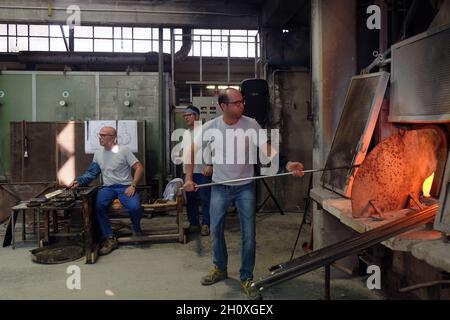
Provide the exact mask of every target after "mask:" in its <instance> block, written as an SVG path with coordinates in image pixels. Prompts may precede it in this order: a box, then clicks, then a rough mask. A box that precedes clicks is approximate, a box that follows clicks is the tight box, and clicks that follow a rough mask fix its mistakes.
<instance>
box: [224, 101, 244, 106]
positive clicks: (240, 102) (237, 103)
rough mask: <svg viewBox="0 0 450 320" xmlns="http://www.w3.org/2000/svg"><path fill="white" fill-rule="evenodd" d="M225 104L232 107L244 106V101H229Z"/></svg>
mask: <svg viewBox="0 0 450 320" xmlns="http://www.w3.org/2000/svg"><path fill="white" fill-rule="evenodd" d="M227 104H232V105H235V106H238V105H240V104H244V100H237V101H231V102H228V103H227Z"/></svg>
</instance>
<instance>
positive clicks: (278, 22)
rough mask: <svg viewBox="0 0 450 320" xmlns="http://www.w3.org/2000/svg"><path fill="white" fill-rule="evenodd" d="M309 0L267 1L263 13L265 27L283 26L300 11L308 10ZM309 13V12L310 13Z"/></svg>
mask: <svg viewBox="0 0 450 320" xmlns="http://www.w3.org/2000/svg"><path fill="white" fill-rule="evenodd" d="M307 2H308V0H296V1H289V0H271V1H266V3H265V6H264V8H263V10H262V14H261V25H262V27H263V28H283V27H285V26H286V25H287V24H288V22H289V21H290V20H291V19H292V18H293V17H294V16H295V15H296V14H297V13H298V12H299V11H300V10H308V8H309V7H308V6H307ZM308 15H309V13H308Z"/></svg>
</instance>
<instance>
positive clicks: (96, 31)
mask: <svg viewBox="0 0 450 320" xmlns="http://www.w3.org/2000/svg"><path fill="white" fill-rule="evenodd" d="M173 35H174V47H175V48H174V49H175V52H177V51H178V50H180V48H181V46H182V45H183V37H188V36H189V35H183V31H182V29H180V28H174V29H173ZM162 36H163V39H162V40H163V52H165V53H171V50H172V48H171V46H172V41H171V40H172V39H171V29H170V28H163V32H162ZM65 39H66V41H64V40H65ZM68 42H69V27H68V26H67V25H27V24H11V23H10V24H0V52H19V51H27V50H33V51H66V50H67V47H66V46H67V45H68ZM74 45H75V48H74V50H75V51H86V52H128V53H133V52H134V53H145V52H151V51H153V52H158V50H159V29H158V28H146V27H127V26H118V27H112V26H74ZM255 54H256V56H259V34H258V31H257V30H244V29H242V30H227V29H193V30H192V48H191V51H190V52H189V56H196V57H198V56H200V55H201V56H202V57H228V55H229V56H230V57H231V58H255Z"/></svg>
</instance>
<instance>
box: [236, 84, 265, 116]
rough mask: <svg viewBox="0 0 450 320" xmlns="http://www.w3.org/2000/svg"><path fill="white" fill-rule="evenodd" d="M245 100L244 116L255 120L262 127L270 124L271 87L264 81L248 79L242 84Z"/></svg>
mask: <svg viewBox="0 0 450 320" xmlns="http://www.w3.org/2000/svg"><path fill="white" fill-rule="evenodd" d="M241 93H242V97H243V98H244V116H247V117H250V118H253V119H255V120H256V121H257V122H258V123H259V124H260V125H264V124H266V123H267V122H269V112H270V95H269V85H268V84H267V81H266V80H264V79H246V80H243V81H242V82H241Z"/></svg>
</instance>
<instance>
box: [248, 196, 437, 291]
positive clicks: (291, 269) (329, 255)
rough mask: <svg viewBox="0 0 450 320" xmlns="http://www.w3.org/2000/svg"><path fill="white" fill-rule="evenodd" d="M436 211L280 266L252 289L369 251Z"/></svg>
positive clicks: (274, 283) (405, 219)
mask: <svg viewBox="0 0 450 320" xmlns="http://www.w3.org/2000/svg"><path fill="white" fill-rule="evenodd" d="M437 209H438V204H434V205H432V206H430V207H428V208H426V209H424V210H421V211H419V212H417V213H415V214H414V215H411V216H407V217H404V218H400V219H398V220H395V221H392V222H389V223H387V224H385V225H382V226H380V227H378V228H376V229H372V230H370V231H367V232H365V233H363V234H360V235H358V236H355V237H351V238H349V239H347V240H344V241H341V242H338V243H335V244H333V245H331V246H328V247H324V248H322V249H319V250H317V251H313V252H311V253H309V254H306V255H304V256H301V257H299V258H297V259H295V260H293V261H290V262H287V263H284V264H280V265H279V266H280V268H278V269H277V270H275V271H273V272H272V274H271V275H269V276H266V277H264V278H261V279H259V280H257V281H255V282H254V284H253V286H254V287H255V288H257V289H258V290H264V289H267V288H269V287H272V286H274V285H277V284H280V283H282V282H285V281H288V280H291V279H294V278H296V277H298V276H301V275H303V274H305V273H308V272H311V271H313V270H316V269H318V268H320V267H322V266H325V265H328V264H331V263H333V262H334V261H337V260H340V259H342V258H345V257H347V256H350V255H352V254H355V253H358V252H359V251H361V250H363V249H366V248H370V247H372V246H373V245H375V244H377V243H380V242H382V241H384V240H387V239H389V238H392V237H394V236H397V235H399V234H402V233H404V232H406V231H409V230H412V229H414V228H416V227H417V226H420V225H422V224H425V223H427V222H429V221H430V220H432V219H434V217H435V215H436V212H437Z"/></svg>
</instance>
